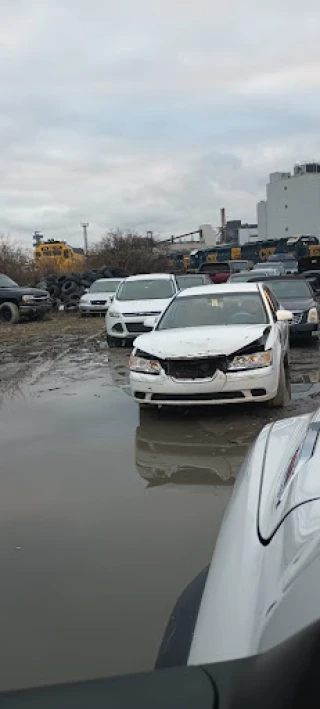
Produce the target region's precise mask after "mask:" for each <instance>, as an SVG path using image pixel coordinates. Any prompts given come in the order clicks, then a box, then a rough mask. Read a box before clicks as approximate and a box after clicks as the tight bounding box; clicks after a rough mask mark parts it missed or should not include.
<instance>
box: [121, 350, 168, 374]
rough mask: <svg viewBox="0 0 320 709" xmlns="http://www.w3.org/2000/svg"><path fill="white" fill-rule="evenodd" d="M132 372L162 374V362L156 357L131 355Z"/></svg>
mask: <svg viewBox="0 0 320 709" xmlns="http://www.w3.org/2000/svg"><path fill="white" fill-rule="evenodd" d="M129 367H130V370H131V372H141V373H143V374H160V371H161V364H160V362H158V361H157V360H156V359H145V357H137V356H136V355H131V357H130V360H129Z"/></svg>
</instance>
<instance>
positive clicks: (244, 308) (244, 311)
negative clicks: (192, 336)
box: [157, 291, 268, 330]
mask: <svg viewBox="0 0 320 709" xmlns="http://www.w3.org/2000/svg"><path fill="white" fill-rule="evenodd" d="M267 322H268V318H267V313H266V310H265V307H264V305H263V302H262V299H261V296H260V294H259V293H258V292H257V293H239V292H236V293H219V294H215V293H214V292H213V291H212V292H211V293H208V294H206V295H203V294H201V295H196V296H185V297H180V298H179V297H178V298H176V299H175V300H174V301H173V302H172V303H171V304H170V305H169V308H168V309H167V310H166V312H165V313H164V315H163V317H162V318H161V320H160V322H159V325H158V327H157V330H171V329H174V328H178V327H208V326H209V327H210V326H217V325H260V324H261V325H264V324H266V323H267Z"/></svg>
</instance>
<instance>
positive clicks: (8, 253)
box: [0, 236, 35, 285]
mask: <svg viewBox="0 0 320 709" xmlns="http://www.w3.org/2000/svg"><path fill="white" fill-rule="evenodd" d="M0 273H5V274H6V275H7V276H10V278H13V280H14V281H17V283H19V284H20V285H25V284H26V283H29V282H30V281H32V280H33V279H34V277H35V266H34V262H33V259H32V256H31V255H30V254H29V252H28V251H27V250H26V249H23V248H22V247H21V246H19V245H18V244H16V243H15V242H14V241H12V239H11V238H10V237H6V236H0Z"/></svg>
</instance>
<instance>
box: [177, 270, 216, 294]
mask: <svg viewBox="0 0 320 709" xmlns="http://www.w3.org/2000/svg"><path fill="white" fill-rule="evenodd" d="M176 281H177V285H178V288H179V290H185V289H186V288H195V286H207V285H210V283H211V280H210V278H209V276H208V274H207V273H186V274H184V275H183V276H176Z"/></svg>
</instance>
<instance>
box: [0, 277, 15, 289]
mask: <svg viewBox="0 0 320 709" xmlns="http://www.w3.org/2000/svg"><path fill="white" fill-rule="evenodd" d="M0 288H19V286H18V284H17V283H16V282H15V281H13V280H12V279H11V278H9V277H8V276H2V275H0Z"/></svg>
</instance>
